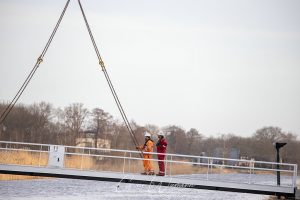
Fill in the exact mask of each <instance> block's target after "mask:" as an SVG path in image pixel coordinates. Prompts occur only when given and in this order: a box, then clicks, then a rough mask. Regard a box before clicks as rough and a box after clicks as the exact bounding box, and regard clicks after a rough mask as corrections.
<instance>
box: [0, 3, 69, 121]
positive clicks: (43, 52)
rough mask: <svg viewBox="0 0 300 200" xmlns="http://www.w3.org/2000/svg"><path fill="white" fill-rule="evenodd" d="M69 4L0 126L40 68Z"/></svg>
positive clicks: (3, 115) (1, 119) (1, 117)
mask: <svg viewBox="0 0 300 200" xmlns="http://www.w3.org/2000/svg"><path fill="white" fill-rule="evenodd" d="M69 3H70V0H68V1H67V3H66V5H65V7H64V9H63V11H62V13H61V15H60V17H59V19H58V21H57V23H56V25H55V27H54V30H53V31H52V34H51V36H50V38H49V40H48V42H47V44H46V46H45V48H44V50H43V51H42V53H41V55H40V56H39V57H38V59H37V61H36V63H35V65H34V67H33V68H32V70H31V71H30V73H29V75H28V76H27V78H26V80H25V81H24V83H23V85H22V86H21V88H20V89H19V91H18V92H17V94H16V95H15V97H14V98H13V100H12V101H11V102H10V103H9V104H8V106H7V107H6V108H5V109H4V111H3V113H2V114H1V116H0V124H2V123H3V122H4V120H5V119H6V117H7V115H8V114H9V113H10V111H11V110H12V109H13V107H14V106H15V104H16V103H17V101H18V100H19V98H20V96H21V95H22V94H23V92H24V90H25V89H26V87H27V85H28V83H29V82H30V80H31V79H32V77H33V75H34V74H35V72H36V70H37V69H38V67H39V66H40V64H41V62H43V58H44V56H45V54H46V52H47V50H48V48H49V46H50V44H51V42H52V40H53V38H54V35H55V33H56V31H57V29H58V27H59V25H60V22H61V20H62V18H63V16H64V14H65V12H66V10H67V8H68V5H69Z"/></svg>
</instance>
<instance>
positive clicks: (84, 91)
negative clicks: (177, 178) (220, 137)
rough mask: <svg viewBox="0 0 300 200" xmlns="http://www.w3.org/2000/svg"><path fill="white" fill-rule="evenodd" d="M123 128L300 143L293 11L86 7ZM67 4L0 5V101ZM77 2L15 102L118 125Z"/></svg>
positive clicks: (298, 21) (213, 5)
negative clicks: (95, 112)
mask: <svg viewBox="0 0 300 200" xmlns="http://www.w3.org/2000/svg"><path fill="white" fill-rule="evenodd" d="M82 3H83V6H84V8H85V12H86V15H87V18H88V20H89V23H90V25H91V28H92V31H93V34H94V37H95V39H96V42H97V44H98V47H99V49H100V52H101V55H102V57H103V59H104V62H105V64H106V66H107V70H108V72H109V74H110V76H111V78H112V81H113V83H114V85H115V89H116V91H117V93H118V95H119V97H120V100H121V102H122V104H123V106H124V108H125V111H126V113H127V115H128V117H129V118H130V119H134V120H135V121H136V122H137V123H139V124H140V125H144V124H148V123H150V124H156V125H158V126H166V125H173V124H174V125H180V126H182V127H183V128H184V129H186V130H188V129H190V128H197V129H198V130H199V131H200V132H201V133H203V134H205V135H217V134H222V133H234V134H237V135H241V136H249V135H251V134H252V133H253V132H255V130H257V129H259V128H261V127H263V126H278V127H281V128H282V129H283V130H284V131H291V132H293V133H295V134H298V135H300V106H299V102H300V56H299V55H300V12H299V10H300V1H290V0H284V1H276V0H272V1H271V0H270V1H262V0H257V1H255V0H251V1H247V0H236V1H221V0H220V1H213V0H207V1H200V0H199V1H198V0H180V1H179V0H178V1H174V0H172V1H171V0H163V1H161V0H151V1H146V0H128V1H121V0H114V1H111V0H84V1H82ZM64 4H65V1H62V0H60V1H59V0H44V1H37V0H26V1H14V0H1V1H0V27H1V31H0V44H1V45H0V55H1V59H0V75H1V79H0V100H1V101H9V100H11V99H12V98H13V96H14V95H15V93H16V92H17V90H18V89H19V87H20V86H21V84H22V82H23V81H24V80H25V78H26V76H27V75H28V73H29V72H30V70H31V69H32V67H33V65H34V63H35V61H36V59H37V57H38V56H39V54H40V53H41V51H42V49H43V47H44V45H45V44H46V42H47V40H48V38H49V36H50V33H51V31H52V30H53V28H54V25H55V23H56V21H57V19H58V17H59V15H60V12H61V11H62V8H63V6H64ZM97 63H98V61H97V57H96V55H95V53H94V50H93V48H92V44H91V42H90V39H89V36H88V33H87V30H86V28H85V25H84V22H83V19H82V16H81V13H80V10H79V7H78V5H77V1H71V3H70V6H69V8H68V10H67V13H66V15H65V17H64V19H63V21H62V24H61V26H60V28H59V30H58V32H57V35H56V36H55V38H54V41H53V43H52V44H51V46H50V48H49V51H48V52H47V54H46V56H45V58H44V62H43V63H42V64H41V67H40V68H39V69H38V71H37V73H36V75H35V77H34V79H33V80H32V82H31V83H30V84H29V86H28V88H27V90H26V91H25V93H24V95H23V96H22V97H21V99H20V102H22V103H27V104H31V103H34V102H39V101H46V102H50V103H53V105H54V106H56V107H57V106H60V107H64V106H67V105H69V104H70V103H73V102H82V103H84V105H85V106H86V107H88V108H94V107H100V108H103V109H104V110H105V111H107V112H109V113H111V114H112V115H113V116H114V117H116V118H120V115H119V113H118V110H117V107H116V105H115V103H114V101H113V98H112V95H111V94H110V91H109V89H108V85H107V83H106V81H105V78H104V75H103V74H102V71H101V70H100V68H99V66H98V64H97Z"/></svg>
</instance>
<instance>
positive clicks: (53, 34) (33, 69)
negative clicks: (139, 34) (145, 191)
mask: <svg viewBox="0 0 300 200" xmlns="http://www.w3.org/2000/svg"><path fill="white" fill-rule="evenodd" d="M69 3H70V0H67V2H66V5H65V7H64V9H63V11H62V13H61V15H60V17H59V19H58V21H57V23H56V25H55V27H54V30H53V31H52V34H51V36H50V38H49V40H48V42H47V43H46V46H45V47H44V49H43V51H42V53H41V55H40V56H39V57H38V59H37V61H36V63H35V65H34V67H33V68H32V70H31V71H30V73H29V75H28V76H27V78H26V80H25V81H24V83H23V84H22V86H21V88H20V89H19V90H18V92H17V94H16V95H15V96H14V98H13V100H12V101H11V102H10V103H9V105H8V106H7V107H6V108H5V110H4V111H3V113H2V114H1V116H0V124H3V122H4V120H5V119H6V117H7V116H8V114H9V113H10V112H11V110H12V109H13V107H14V106H15V104H16V103H17V101H18V100H19V98H20V97H21V95H22V94H23V92H24V90H25V89H26V87H27V86H28V84H29V82H30V81H31V79H32V77H33V76H34V74H35V72H36V70H37V69H38V68H39V66H40V64H41V62H42V61H43V58H44V56H45V54H46V52H47V50H48V48H49V46H50V44H51V42H52V40H53V38H54V36H55V34H56V32H57V30H58V27H59V25H60V23H61V21H62V19H63V17H64V14H65V12H66V10H67V8H68V5H69ZM78 3H79V6H80V10H81V12H82V15H83V18H84V21H85V24H86V27H87V30H88V32H89V35H90V38H91V41H92V43H93V46H94V49H95V52H96V54H97V57H98V59H99V65H100V66H101V68H102V71H103V73H104V75H105V78H106V80H107V83H108V85H109V88H110V90H111V93H112V95H113V97H114V100H115V102H116V104H117V107H118V109H119V111H120V113H121V116H122V118H123V120H124V123H125V125H126V128H127V129H128V131H129V134H130V136H131V139H132V141H133V143H134V145H135V146H138V141H137V139H136V137H135V135H134V131H133V129H132V127H131V125H130V123H129V121H128V118H127V116H126V114H125V111H124V109H123V107H122V105H121V102H120V100H119V97H118V95H117V93H116V91H115V89H114V86H113V84H112V82H111V79H110V77H109V75H108V72H107V70H106V68H105V65H104V62H103V60H102V58H101V56H100V53H99V50H98V47H97V45H96V42H95V39H94V37H93V34H92V31H91V28H90V26H89V24H88V21H87V18H86V16H85V13H84V10H83V8H82V5H81V2H80V0H78ZM140 155H141V156H142V155H143V152H142V151H141V153H140Z"/></svg>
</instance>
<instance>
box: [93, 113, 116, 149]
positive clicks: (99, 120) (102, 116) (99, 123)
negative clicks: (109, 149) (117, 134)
mask: <svg viewBox="0 0 300 200" xmlns="http://www.w3.org/2000/svg"><path fill="white" fill-rule="evenodd" d="M91 115H92V124H91V128H92V129H93V130H95V138H94V139H95V147H97V146H98V144H97V140H98V138H99V135H100V134H103V135H106V134H107V131H108V129H109V125H110V123H111V120H112V116H111V115H110V114H109V113H107V112H104V110H102V109H100V108H94V109H93V111H92V113H91Z"/></svg>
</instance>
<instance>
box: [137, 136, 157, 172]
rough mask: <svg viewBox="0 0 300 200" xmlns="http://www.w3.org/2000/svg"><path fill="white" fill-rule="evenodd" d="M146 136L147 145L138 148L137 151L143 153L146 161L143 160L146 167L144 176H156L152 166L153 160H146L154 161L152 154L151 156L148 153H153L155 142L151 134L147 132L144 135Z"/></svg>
mask: <svg viewBox="0 0 300 200" xmlns="http://www.w3.org/2000/svg"><path fill="white" fill-rule="evenodd" d="M144 135H145V144H143V145H141V146H139V147H136V148H137V149H139V150H141V151H142V152H143V156H144V159H145V160H143V165H144V172H143V173H142V174H143V175H154V169H153V165H152V161H151V160H146V159H152V154H149V153H147V152H151V153H152V152H153V144H154V142H153V141H152V140H151V134H150V133H148V132H147V131H146V132H145V133H144Z"/></svg>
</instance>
